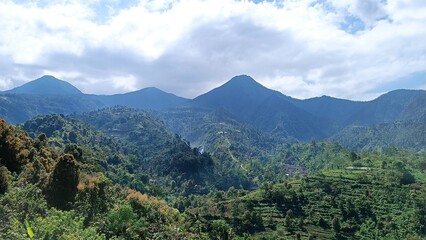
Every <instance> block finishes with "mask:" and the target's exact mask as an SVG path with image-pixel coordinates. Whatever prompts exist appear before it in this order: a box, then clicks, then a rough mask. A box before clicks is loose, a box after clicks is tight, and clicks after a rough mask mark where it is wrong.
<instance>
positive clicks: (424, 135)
mask: <svg viewBox="0 0 426 240" xmlns="http://www.w3.org/2000/svg"><path fill="white" fill-rule="evenodd" d="M330 140H332V141H336V142H338V143H339V144H341V145H343V146H345V147H347V148H350V149H352V150H357V151H360V150H364V151H376V150H382V149H386V148H389V147H398V148H409V149H414V150H422V149H426V122H395V123H382V124H377V125H372V126H350V127H347V128H345V129H344V130H342V131H341V132H339V133H338V134H336V135H335V136H333V137H332V138H330Z"/></svg>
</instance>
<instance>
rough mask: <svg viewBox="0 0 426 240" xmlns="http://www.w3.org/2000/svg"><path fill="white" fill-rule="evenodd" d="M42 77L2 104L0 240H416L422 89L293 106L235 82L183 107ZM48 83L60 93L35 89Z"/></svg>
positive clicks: (421, 187) (423, 201) (425, 222)
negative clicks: (92, 91) (89, 92)
mask: <svg viewBox="0 0 426 240" xmlns="http://www.w3.org/2000/svg"><path fill="white" fill-rule="evenodd" d="M44 80H46V79H44ZM44 80H43V81H44ZM47 80H48V81H44V82H42V83H43V84H42V85H40V81H38V82H36V83H34V84H30V85H27V86H25V87H23V88H21V89H20V91H27V92H26V93H22V92H20V93H3V94H2V95H1V96H0V114H1V116H5V117H6V119H7V121H10V122H13V123H18V122H22V123H21V124H20V125H16V126H12V125H9V124H7V123H6V121H4V120H1V121H0V215H1V216H2V218H1V219H0V230H1V231H0V239H23V238H24V239H27V238H33V239H424V238H426V218H425V216H426V214H425V209H426V155H425V151H426V149H425V148H426V141H425V136H426V128H425V126H426V125H425V121H424V120H425V119H424V115H425V114H424V112H425V111H424V110H425V105H424V104H423V103H424V91H408V90H400V91H394V92H390V93H388V94H385V95H383V96H381V97H379V98H377V99H375V100H372V101H368V102H353V101H349V100H342V99H335V98H331V97H320V98H313V99H308V100H298V99H293V98H291V97H288V96H285V95H283V94H281V93H279V92H276V91H273V90H270V89H267V88H265V87H263V86H262V85H260V84H258V83H257V82H255V81H254V80H253V79H252V78H250V77H248V76H238V77H236V78H234V79H232V80H231V81H229V82H227V83H225V84H224V85H223V86H221V87H219V88H216V89H214V90H212V91H211V92H208V93H206V94H204V95H202V96H200V97H198V98H195V99H194V100H187V99H183V98H179V97H177V96H174V95H171V94H167V93H164V92H161V91H160V90H158V89H146V90H141V91H136V92H133V93H129V94H123V95H114V96H96V95H86V94H82V93H75V89H74V88H73V87H72V86H70V85H68V84H66V83H64V82H61V81H60V82H56V81H59V80H55V79H52V78H49V79H47ZM52 81H53V85H54V86H58V88H59V87H64V89H62V90H61V91H65V93H66V92H69V94H65V93H64V94H62V95H61V96H58V95H55V94H53V93H52V94H51V93H49V92H47V93H46V94H44V95H43V94H41V95H40V92H37V91H42V90H46V91H50V90H51V89H52V88H46V89H44V88H42V87H40V86H44V84H47V83H49V84H52ZM53 85H51V86H53ZM31 91H36V92H31ZM236 93H238V94H237V96H238V97H237V98H238V99H237V100H238V101H231V98H232V96H233V94H236ZM75 94H77V95H78V97H75V96H76V95H75ZM163 100H164V101H163ZM157 101H158V102H157ZM116 102H117V103H119V104H120V105H126V106H128V105H130V106H133V107H136V108H137V109H133V108H129V107H126V106H113V107H107V106H111V105H114V103H116ZM105 107H106V108H105ZM139 108H144V109H139ZM49 113H56V114H51V115H49ZM46 114H47V115H46ZM35 115H39V116H37V117H33V116H35ZM29 118H31V119H29ZM28 119H29V120H28Z"/></svg>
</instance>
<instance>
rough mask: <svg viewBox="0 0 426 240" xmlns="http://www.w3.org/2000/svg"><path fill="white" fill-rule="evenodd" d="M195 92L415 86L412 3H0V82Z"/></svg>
mask: <svg viewBox="0 0 426 240" xmlns="http://www.w3.org/2000/svg"><path fill="white" fill-rule="evenodd" d="M45 74H50V75H54V76H56V77H58V78H60V79H63V80H66V81H68V82H70V83H72V84H73V85H75V86H77V87H78V88H79V89H81V90H82V91H83V92H86V93H98V94H112V93H122V92H128V91H132V90H137V89H141V88H145V87H150V86H155V87H158V88H160V89H162V90H165V91H167V92H172V93H175V94H177V95H180V96H184V97H195V96H197V95H199V94H201V93H204V92H205V91H207V90H210V89H211V88H213V87H217V86H218V85H220V84H223V83H224V82H226V81H227V80H229V79H230V78H231V77H233V76H235V75H240V74H248V75H251V76H252V77H253V78H255V79H256V80H257V81H259V82H260V83H262V84H263V85H265V86H267V87H269V88H273V89H276V90H279V91H281V92H282V93H284V94H286V95H290V96H293V97H297V98H307V97H314V96H321V95H329V96H334V97H340V98H350V99H360V100H362V99H371V98H374V97H375V96H377V95H378V94H380V93H383V92H386V91H389V90H393V89H397V88H409V89H426V1H424V0H387V1H386V0H277V1H260V0H257V1H254V0H253V1H248V0H246V1H244V0H155V1H150V0H108V1H101V0H62V1H50V0H38V1H37V0H15V1H8V0H0V90H6V89H10V88H13V87H16V86H19V85H22V84H23V83H25V82H28V81H30V80H33V79H35V78H38V77H40V76H42V75H45Z"/></svg>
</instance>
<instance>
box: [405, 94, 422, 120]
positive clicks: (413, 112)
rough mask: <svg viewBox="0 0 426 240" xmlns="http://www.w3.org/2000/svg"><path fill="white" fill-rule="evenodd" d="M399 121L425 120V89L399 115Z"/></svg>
mask: <svg viewBox="0 0 426 240" xmlns="http://www.w3.org/2000/svg"><path fill="white" fill-rule="evenodd" d="M399 120H400V121H415V122H423V123H424V122H426V91H421V93H420V94H419V95H418V96H417V97H416V99H414V101H412V102H411V103H410V104H409V105H408V106H407V107H406V108H405V109H404V111H403V112H402V113H401V115H400V116H399Z"/></svg>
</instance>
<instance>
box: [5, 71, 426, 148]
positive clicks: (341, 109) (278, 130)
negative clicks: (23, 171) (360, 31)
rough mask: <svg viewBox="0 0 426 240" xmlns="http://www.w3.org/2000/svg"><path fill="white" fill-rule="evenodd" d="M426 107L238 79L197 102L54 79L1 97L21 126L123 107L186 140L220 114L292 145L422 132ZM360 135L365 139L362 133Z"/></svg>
mask: <svg viewBox="0 0 426 240" xmlns="http://www.w3.org/2000/svg"><path fill="white" fill-rule="evenodd" d="M425 102H426V91H422V90H395V91H392V92H389V93H386V94H384V95H382V96H380V97H378V98H376V99H374V100H371V101H366V102H358V101H350V100H344V99H336V98H332V97H328V96H322V97H317V98H311V99H306V100H300V99H294V98H291V97H289V96H286V95H284V94H282V93H280V92H278V91H274V90H271V89H268V88H266V87H264V86H262V85H261V84H259V83H258V82H256V81H255V80H254V79H253V78H251V77H249V76H246V75H241V76H236V77H234V78H232V79H231V80H229V81H228V82H227V83H225V84H223V85H222V86H219V87H217V88H215V89H213V90H211V91H209V92H207V93H205V94H202V95H200V96H198V97H196V98H194V99H185V98H182V97H178V96H176V95H174V94H171V93H166V92H163V91H161V90H159V89H157V88H145V89H141V90H139V91H134V92H130V93H125V94H116V95H92V94H83V93H82V92H81V91H80V90H78V89H77V88H76V87H74V86H72V85H71V84H69V83H67V82H65V81H62V80H59V79H56V78H54V77H53V76H43V77H41V78H39V79H36V80H34V81H32V82H29V83H27V84H24V85H23V86H20V87H17V88H14V89H12V90H8V91H5V92H3V93H1V95H0V117H2V118H5V119H6V120H8V121H9V122H11V123H14V124H16V123H21V122H24V121H26V120H29V119H30V118H32V117H34V116H36V115H44V114H49V113H62V114H70V113H79V112H86V111H90V110H96V109H100V108H105V107H110V106H116V105H120V106H126V107H131V108H138V109H150V110H154V111H156V112H159V113H160V115H163V116H164V118H165V119H166V122H167V123H168V125H169V127H170V128H171V129H174V130H176V131H178V133H179V134H181V135H182V136H183V137H184V138H189V139H191V140H194V141H197V140H199V138H197V137H194V135H197V134H196V133H194V132H191V131H189V130H187V131H181V132H179V129H182V126H181V125H182V124H184V123H185V122H188V118H194V116H191V114H192V115H194V114H193V113H194V112H197V113H199V114H201V113H202V115H203V114H215V113H217V112H218V111H219V112H222V115H223V113H226V114H225V115H226V116H227V117H228V118H231V119H233V121H236V122H238V123H242V124H248V125H249V126H252V127H255V128H257V129H259V130H261V131H262V132H264V133H267V134H271V135H272V136H276V137H281V138H287V139H288V138H295V139H298V140H302V141H309V140H314V139H325V138H329V137H332V136H334V135H336V134H337V133H339V132H340V131H341V130H343V129H345V128H346V129H345V131H344V132H343V133H345V134H343V136H342V133H341V134H340V135H339V137H338V139H341V140H342V142H345V141H344V140H343V139H342V138H345V137H344V136H346V135H351V136H352V134H353V133H352V131H351V130H350V129H351V128H352V126H364V127H365V128H368V127H369V126H371V125H374V124H382V125H383V124H391V123H394V122H396V121H403V122H416V123H417V125H418V126H417V127H420V128H421V127H422V126H424V122H425V118H426V104H424V103H425ZM185 112H187V113H190V114H185ZM177 113H179V114H177ZM203 116H204V115H203ZM192 121H195V120H194V119H192ZM199 121H203V120H202V118H199V119H198V120H196V121H195V122H199ZM177 125H180V126H177ZM364 132H369V131H364ZM357 134H360V133H359V131H357ZM191 136H192V137H191ZM352 141H353V140H352Z"/></svg>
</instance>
